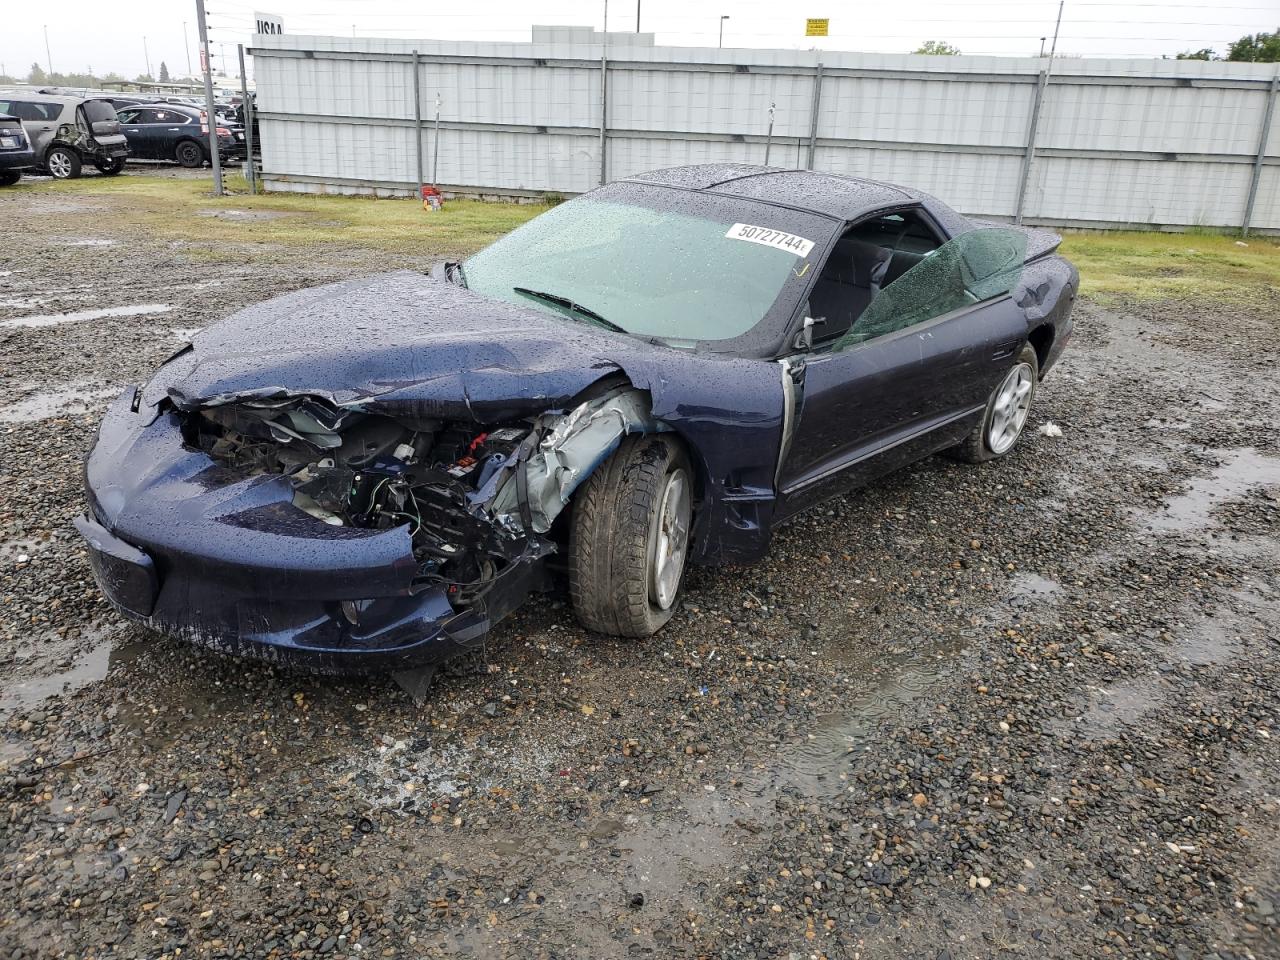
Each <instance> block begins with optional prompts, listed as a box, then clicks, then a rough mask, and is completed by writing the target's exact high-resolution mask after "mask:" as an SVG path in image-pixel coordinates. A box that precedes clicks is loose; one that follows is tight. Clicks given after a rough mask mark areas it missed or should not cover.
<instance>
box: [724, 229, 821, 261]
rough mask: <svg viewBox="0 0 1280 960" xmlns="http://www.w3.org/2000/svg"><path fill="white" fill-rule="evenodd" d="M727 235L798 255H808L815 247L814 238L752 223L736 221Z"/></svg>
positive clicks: (734, 238) (730, 237)
mask: <svg viewBox="0 0 1280 960" xmlns="http://www.w3.org/2000/svg"><path fill="white" fill-rule="evenodd" d="M725 236H726V237H728V238H729V239H731V240H746V241H747V242H748V243H758V244H760V245H762V246H765V247H775V248H776V249H778V250H785V251H786V252H787V253H790V254H794V255H795V256H797V257H807V256H808V255H809V251H810V250H812V249H813V241H812V240H806V239H805V238H804V237H797V236H796V235H795V234H794V233H783V232H782V231H781V230H771V229H769V228H768V227H757V226H756V225H755V224H751V223H735V224H734V225H733V226H732V227H730V228H729V229H728V231H727V232H726V233H725Z"/></svg>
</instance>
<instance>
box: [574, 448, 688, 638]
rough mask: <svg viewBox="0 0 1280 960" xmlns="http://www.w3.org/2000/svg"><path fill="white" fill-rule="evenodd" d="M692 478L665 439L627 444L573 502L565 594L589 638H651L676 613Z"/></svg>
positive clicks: (681, 457)
mask: <svg viewBox="0 0 1280 960" xmlns="http://www.w3.org/2000/svg"><path fill="white" fill-rule="evenodd" d="M692 521H693V472H692V470H691V469H690V467H689V461H688V458H686V457H685V455H684V451H683V450H682V449H681V447H680V445H679V444H678V443H677V442H676V441H675V440H674V439H673V438H671V437H669V436H666V435H663V434H656V435H654V434H650V435H645V436H633V437H627V438H625V439H624V440H623V441H622V443H621V445H619V447H618V449H617V451H615V452H614V454H613V456H611V457H610V458H609V459H608V460H606V461H605V462H604V463H602V464H601V465H600V466H599V467H597V468H596V471H595V472H594V473H593V474H592V475H591V476H590V477H589V478H587V481H586V482H585V483H583V485H582V486H581V487H579V488H578V492H577V494H576V495H575V496H574V508H573V517H572V525H571V529H570V534H569V592H570V594H571V596H572V598H573V608H574V611H575V612H576V613H577V615H578V620H579V621H580V622H581V623H582V625H583V626H584V627H586V628H587V629H588V630H595V631H598V632H599V633H611V634H615V635H618V636H623V637H647V636H650V635H652V634H654V633H657V632H658V630H660V629H661V628H662V626H663V625H664V624H665V623H666V622H667V621H668V620H670V619H671V616H672V614H674V613H675V609H676V600H677V599H678V598H679V596H680V587H681V585H682V583H683V581H684V569H685V560H686V559H687V557H688V552H689V534H690V530H691V528H692V526H693V523H692Z"/></svg>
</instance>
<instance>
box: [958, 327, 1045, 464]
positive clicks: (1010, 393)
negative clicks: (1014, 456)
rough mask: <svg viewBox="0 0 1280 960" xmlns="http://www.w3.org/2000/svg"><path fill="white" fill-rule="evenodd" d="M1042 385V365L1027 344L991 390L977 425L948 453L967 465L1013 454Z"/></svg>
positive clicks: (1032, 348)
mask: <svg viewBox="0 0 1280 960" xmlns="http://www.w3.org/2000/svg"><path fill="white" fill-rule="evenodd" d="M1039 382H1040V363H1039V361H1038V359H1037V358H1036V351H1035V348H1034V347H1032V346H1031V344H1029V343H1028V344H1024V345H1023V347H1022V350H1021V352H1019V354H1018V357H1017V359H1016V360H1015V361H1014V363H1013V366H1012V367H1011V368H1010V369H1009V372H1008V373H1006V374H1005V375H1004V376H1003V377H1002V378H1001V379H1000V383H999V385H998V386H997V387H996V388H995V390H993V391H991V396H990V397H989V398H988V399H987V408H986V410H984V411H983V413H982V419H981V420H980V421H978V425H977V426H976V427H974V428H973V432H971V433H970V434H969V435H968V436H967V437H965V438H964V440H962V441H961V442H960V444H959V445H957V446H955V447H953V448H952V449H951V450H950V451H948V452H949V453H951V454H953V455H954V456H955V457H956V459H958V460H964V461H966V462H967V463H985V462H986V461H988V460H996V459H998V458H1000V457H1005V456H1008V455H1009V454H1010V453H1012V452H1013V448H1014V447H1016V446H1017V445H1018V440H1019V439H1020V438H1021V436H1022V431H1023V428H1024V427H1026V425H1027V416H1028V414H1029V413H1030V411H1031V402H1032V401H1033V400H1034V399H1035V397H1036V385H1037V384H1038V383H1039Z"/></svg>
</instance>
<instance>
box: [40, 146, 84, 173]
mask: <svg viewBox="0 0 1280 960" xmlns="http://www.w3.org/2000/svg"><path fill="white" fill-rule="evenodd" d="M44 165H45V167H46V168H48V170H49V174H50V175H51V176H52V177H53V178H54V179H55V180H74V179H75V178H76V177H78V176H80V155H79V154H78V153H76V152H75V151H74V150H70V149H68V148H67V147H54V148H53V149H52V150H50V151H49V152H48V153H47V154H45V158H44Z"/></svg>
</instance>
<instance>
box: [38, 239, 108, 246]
mask: <svg viewBox="0 0 1280 960" xmlns="http://www.w3.org/2000/svg"><path fill="white" fill-rule="evenodd" d="M50 242H51V243H55V244H57V245H58V246H60V247H114V246H115V245H116V242H115V241H114V240H105V239H103V238H101V237H63V238H61V239H58V240H52V241H50Z"/></svg>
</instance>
